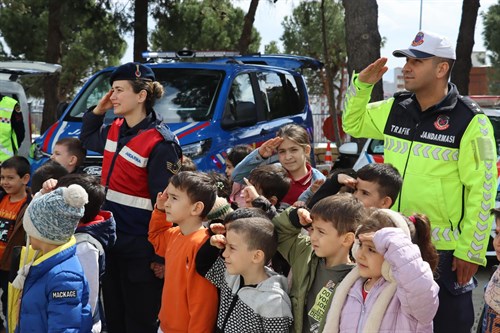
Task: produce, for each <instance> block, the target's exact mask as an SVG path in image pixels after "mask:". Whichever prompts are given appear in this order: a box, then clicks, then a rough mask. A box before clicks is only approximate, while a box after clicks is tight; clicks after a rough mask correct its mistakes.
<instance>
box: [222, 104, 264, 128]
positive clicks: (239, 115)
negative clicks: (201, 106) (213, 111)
mask: <svg viewBox="0 0 500 333" xmlns="http://www.w3.org/2000/svg"><path fill="white" fill-rule="evenodd" d="M229 107H230V108H231V107H232V106H229ZM231 111H233V110H226V113H225V114H224V117H223V118H222V121H221V127H222V128H223V129H225V130H227V129H231V128H235V127H245V126H252V125H255V124H256V123H257V109H256V107H255V103H252V102H239V103H238V104H237V105H236V107H235V108H234V112H231ZM226 114H227V115H228V116H226Z"/></svg>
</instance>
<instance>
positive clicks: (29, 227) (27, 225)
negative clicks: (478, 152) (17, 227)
mask: <svg viewBox="0 0 500 333" xmlns="http://www.w3.org/2000/svg"><path fill="white" fill-rule="evenodd" d="M87 202H88V195H87V192H85V190H84V189H83V187H81V186H80V185H76V184H73V185H70V186H69V187H59V188H57V189H55V190H54V191H52V192H50V193H47V194H44V195H42V196H39V197H35V198H34V199H33V201H31V203H30V204H29V205H28V208H27V210H26V214H24V218H23V226H24V230H25V231H26V234H28V235H29V236H31V237H34V238H36V239H39V240H41V241H43V242H46V243H49V244H53V245H62V244H64V243H66V242H68V241H69V239H70V238H71V236H72V235H73V234H74V232H75V229H76V226H77V225H78V222H79V221H80V219H81V218H82V217H83V213H84V210H85V209H84V207H85V204H86V203H87Z"/></svg>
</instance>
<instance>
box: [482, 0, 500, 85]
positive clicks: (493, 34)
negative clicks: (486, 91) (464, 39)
mask: <svg viewBox="0 0 500 333" xmlns="http://www.w3.org/2000/svg"><path fill="white" fill-rule="evenodd" d="M483 22H484V31H483V36H484V45H485V46H486V49H487V50H488V51H489V52H490V60H491V63H492V66H493V70H492V71H491V76H489V79H490V82H491V83H490V93H492V94H499V93H500V84H499V82H500V38H498V36H499V35H500V1H499V3H498V4H496V5H491V6H490V7H489V9H488V12H486V13H484V14H483Z"/></svg>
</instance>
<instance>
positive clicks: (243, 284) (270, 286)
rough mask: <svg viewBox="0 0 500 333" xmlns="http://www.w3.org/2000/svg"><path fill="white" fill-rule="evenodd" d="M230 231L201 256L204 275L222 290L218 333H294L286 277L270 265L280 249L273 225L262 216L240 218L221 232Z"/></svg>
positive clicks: (217, 237) (209, 243) (214, 238)
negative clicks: (291, 332) (220, 251)
mask: <svg viewBox="0 0 500 333" xmlns="http://www.w3.org/2000/svg"><path fill="white" fill-rule="evenodd" d="M236 211H238V210H236ZM220 226H221V225H220ZM223 229H225V230H223ZM224 231H225V236H224V235H222V234H217V235H214V236H212V237H211V238H210V240H209V241H207V242H206V243H205V244H204V245H203V246H202V247H201V248H200V250H199V251H198V254H197V256H196V269H197V271H198V273H200V274H201V275H203V276H205V277H206V278H207V279H208V280H209V281H210V282H212V283H213V284H214V285H215V286H216V287H217V288H218V289H219V290H220V302H219V315H218V319H217V332H227V333H230V332H235V333H239V332H289V329H290V328H291V325H292V322H293V317H292V311H291V303H290V299H289V298H288V295H287V292H286V290H287V289H288V287H287V282H286V278H285V277H284V276H281V275H278V274H277V273H275V272H273V271H272V270H271V269H270V268H268V267H266V263H267V262H268V261H269V260H270V259H271V258H272V256H273V255H274V254H275V253H276V248H277V245H278V244H277V239H276V235H275V233H274V227H273V224H272V223H271V221H270V220H269V219H267V218H262V217H249V218H240V219H236V220H232V221H229V222H228V223H227V224H226V225H225V228H224V227H222V229H219V230H218V232H219V233H223V232H224ZM218 249H221V250H223V252H222V257H221V256H219V255H218V254H219V251H218ZM214 253H215V255H214Z"/></svg>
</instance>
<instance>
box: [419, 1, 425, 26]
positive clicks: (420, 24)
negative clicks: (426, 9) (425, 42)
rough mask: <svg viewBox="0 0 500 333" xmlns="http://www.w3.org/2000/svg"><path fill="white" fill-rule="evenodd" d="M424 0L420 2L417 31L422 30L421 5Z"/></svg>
mask: <svg viewBox="0 0 500 333" xmlns="http://www.w3.org/2000/svg"><path fill="white" fill-rule="evenodd" d="M423 2H424V0H420V23H419V25H418V30H422V5H423Z"/></svg>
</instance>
